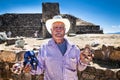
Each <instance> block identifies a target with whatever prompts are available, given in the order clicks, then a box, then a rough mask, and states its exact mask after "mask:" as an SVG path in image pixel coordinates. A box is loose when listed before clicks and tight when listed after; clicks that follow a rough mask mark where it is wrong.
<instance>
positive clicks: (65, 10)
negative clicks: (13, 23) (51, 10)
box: [0, 0, 120, 33]
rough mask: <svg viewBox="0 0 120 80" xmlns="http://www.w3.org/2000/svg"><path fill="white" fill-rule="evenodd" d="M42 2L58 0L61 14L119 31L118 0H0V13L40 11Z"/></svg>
mask: <svg viewBox="0 0 120 80" xmlns="http://www.w3.org/2000/svg"><path fill="white" fill-rule="evenodd" d="M42 2H59V5H60V13H61V14H71V15H74V16H76V17H78V18H81V19H83V20H85V21H88V22H91V23H93V24H97V25H100V26H101V28H102V29H103V30H104V33H111V32H120V0H0V14H5V13H42V5H41V4H42Z"/></svg>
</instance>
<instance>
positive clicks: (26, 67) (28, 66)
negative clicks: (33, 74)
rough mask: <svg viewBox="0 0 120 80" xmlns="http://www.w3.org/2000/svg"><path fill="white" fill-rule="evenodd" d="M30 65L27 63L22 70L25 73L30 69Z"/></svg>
mask: <svg viewBox="0 0 120 80" xmlns="http://www.w3.org/2000/svg"><path fill="white" fill-rule="evenodd" d="M31 69H32V68H31V65H30V64H27V65H26V66H25V67H24V68H23V71H24V72H25V73H29V72H30V71H31Z"/></svg>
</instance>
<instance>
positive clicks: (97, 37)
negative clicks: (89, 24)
mask: <svg viewBox="0 0 120 80" xmlns="http://www.w3.org/2000/svg"><path fill="white" fill-rule="evenodd" d="M65 38H67V39H68V40H69V41H70V42H72V43H74V44H76V45H78V46H79V48H84V46H85V45H86V44H89V45H91V44H93V43H98V44H99V45H98V46H97V47H92V48H94V49H98V48H101V46H102V45H103V44H104V45H109V46H114V47H119V46H120V34H81V35H76V36H73V37H68V36H65ZM49 39H50V38H48V39H40V38H26V37H24V40H25V46H24V49H26V50H32V49H33V48H39V47H40V46H41V44H44V43H46V42H47V41H48V40H49ZM14 49H15V45H9V46H6V43H4V44H0V50H14Z"/></svg>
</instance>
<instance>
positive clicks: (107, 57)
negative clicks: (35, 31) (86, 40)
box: [0, 45, 120, 80]
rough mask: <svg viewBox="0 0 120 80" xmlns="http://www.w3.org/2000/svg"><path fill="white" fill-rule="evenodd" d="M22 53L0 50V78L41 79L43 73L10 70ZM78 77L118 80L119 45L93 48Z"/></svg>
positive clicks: (119, 70) (21, 59)
mask: <svg viewBox="0 0 120 80" xmlns="http://www.w3.org/2000/svg"><path fill="white" fill-rule="evenodd" d="M24 53H25V51H20V52H18V53H17V54H16V53H15V52H14V51H5V50H1V51H0V80H30V79H31V80H43V76H44V75H43V74H41V75H34V76H32V75H30V74H28V73H21V74H20V75H16V74H14V73H12V72H11V68H12V65H13V64H15V63H16V62H18V61H19V62H21V61H23V55H24ZM36 55H37V54H36ZM94 64H98V65H99V66H100V67H96V66H94ZM78 78H79V79H78V80H120V47H117V48H114V47H113V46H106V45H103V46H102V48H101V49H97V50H94V59H93V63H92V64H90V65H89V66H88V67H87V68H86V69H85V70H84V71H78Z"/></svg>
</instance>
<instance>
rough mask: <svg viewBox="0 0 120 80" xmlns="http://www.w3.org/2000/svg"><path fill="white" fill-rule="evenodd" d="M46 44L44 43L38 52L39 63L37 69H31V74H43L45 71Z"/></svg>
mask: <svg viewBox="0 0 120 80" xmlns="http://www.w3.org/2000/svg"><path fill="white" fill-rule="evenodd" d="M44 56H45V45H43V46H42V47H41V48H40V49H39V52H38V56H37V59H38V65H37V70H31V74H32V75H35V74H38V75H40V74H42V73H43V72H44V68H45V57H44Z"/></svg>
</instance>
